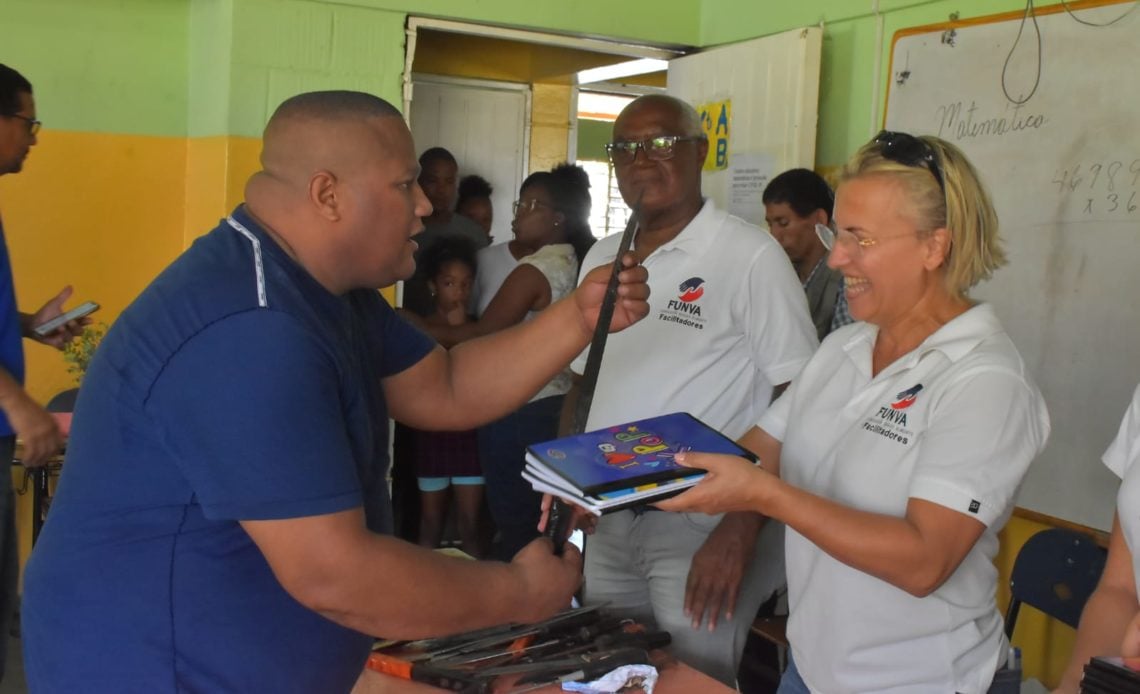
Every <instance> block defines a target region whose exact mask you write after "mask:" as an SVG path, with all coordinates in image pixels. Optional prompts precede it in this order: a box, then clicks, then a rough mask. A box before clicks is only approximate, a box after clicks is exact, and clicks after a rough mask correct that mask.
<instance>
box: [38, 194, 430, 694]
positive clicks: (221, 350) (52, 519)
mask: <svg viewBox="0 0 1140 694" xmlns="http://www.w3.org/2000/svg"><path fill="white" fill-rule="evenodd" d="M433 344H434V343H433V342H432V341H431V340H430V338H428V337H427V336H425V335H424V334H422V333H420V332H419V331H417V330H416V329H414V328H412V327H411V326H410V325H408V324H407V323H405V322H404V321H403V320H402V319H400V318H399V317H398V316H396V314H395V313H394V312H393V311H392V309H391V308H390V307H389V306H388V305H387V304H386V303H385V302H384V300H383V299H382V298H381V297H380V296H379V294H378V293H377V292H374V291H371V290H361V291H355V292H350V293H349V294H347V295H344V296H334V295H332V294H330V293H329V292H328V291H326V290H325V289H324V288H323V287H322V286H321V285H320V284H318V283H317V282H316V280H314V279H313V278H312V277H311V276H310V275H309V274H308V273H307V272H306V271H305V270H304V269H303V268H301V267H300V266H299V265H297V264H296V263H295V262H294V261H293V260H292V259H291V258H289V257H288V256H287V255H286V254H285V253H284V252H283V251H282V250H281V249H280V247H279V246H277V244H276V243H274V241H273V240H272V239H271V238H270V237H269V236H267V235H266V234H265V232H264V231H263V230H261V229H259V228H258V226H257V224H256V223H255V222H254V221H253V220H252V219H251V218H250V217H249V215H247V214H246V213H245V212H244V209H243V208H239V209H238V210H236V211H235V212H234V214H233V215H232V217H231V221H230V222H226V221H223V222H222V223H221V224H220V225H219V226H218V228H216V229H214V230H213V231H212V232H211V233H210V234H208V235H207V236H204V237H202V238H201V239H199V240H198V241H196V242H195V243H194V245H193V246H192V247H191V248H190V249H189V250H187V251H186V253H184V254H183V255H182V256H181V257H180V258H179V259H178V260H176V261H175V262H174V263H173V264H172V265H171V266H170V267H169V268H167V269H166V270H165V271H164V272H163V273H162V274H161V275H160V276H159V277H158V278H157V279H156V280H155V281H154V282H153V283H152V284H151V285H150V286H149V287H148V288H147V289H146V290H145V291H144V292H143V293H142V295H141V296H139V298H138V299H137V300H136V301H135V302H134V303H133V304H132V305H131V306H130V307H129V308H128V309H127V310H126V311H125V312H124V313H123V314H122V316H121V317H120V318H119V319H118V320H117V321H116V322H115V324H114V326H113V327H112V329H111V330H110V332H109V333H108V334H107V336H106V338H105V339H104V340H103V342H102V344H101V345H100V348H99V351H98V353H97V355H96V357H95V358H94V360H93V361H92V363H91V366H90V369H89V370H88V372H87V375H86V377H85V379H84V383H83V389H82V391H81V392H80V396H79V401H78V403H77V406H76V416H75V422H74V425H73V428H72V430H71V439H70V442H69V448H68V456H67V464H66V466H65V467H64V471H63V476H62V479H61V480H60V484H59V489H58V493H57V495H56V497H55V500H54V501H53V503H52V510H51V514H50V515H49V517H48V520H47V523H46V524H45V526H44V529H43V532H42V534H41V535H40V538H39V541H38V543H37V544H36V548H35V551H34V552H33V553H32V557H31V560H30V561H29V563H28V567H27V571H26V573H25V592H24V599H23V608H22V610H23V638H24V653H25V664H26V670H27V675H28V683H29V685H30V688H31V689H32V690H33V691H52V692H55V691H89V692H104V691H106V692H112V691H113V692H174V691H179V692H182V691H187V692H255V691H256V692H336V691H348V689H349V688H351V686H352V684H353V682H354V681H355V680H356V678H357V677H358V676H359V674H360V672H361V669H362V668H363V665H364V660H365V658H366V657H367V653H368V650H369V645H370V638H369V637H368V636H365V635H363V634H360V633H358V632H356V631H353V630H351V629H347V628H344V627H342V626H340V625H338V624H336V623H334V622H332V621H329V620H327V619H325V618H324V617H322V616H320V615H318V614H317V613H315V612H312V611H310V610H309V609H307V608H305V607H303V606H302V605H301V604H300V603H298V602H296V601H295V600H294V599H293V598H292V597H290V596H289V595H288V594H287V593H286V592H285V591H284V589H283V588H282V587H281V585H280V584H279V583H278V582H277V580H276V579H275V578H274V576H273V573H272V571H271V570H270V568H269V565H268V564H267V562H266V561H265V559H264V557H263V555H262V554H261V552H260V551H259V550H258V548H257V547H256V546H255V545H254V544H253V542H252V541H251V540H250V538H249V536H248V535H247V534H246V533H245V532H244V531H243V530H242V528H241V526H240V525H239V523H238V521H240V520H270V519H282V518H295V517H302V516H312V515H319V514H327V513H333V512H337V511H343V510H346V509H350V508H354V507H358V506H361V505H362V504H364V505H365V506H366V507H368V508H369V513H370V515H372V516H374V517H376V518H382V519H384V520H383V521H377V523H379V524H381V525H383V524H384V523H385V522H386V523H387V524H388V525H389V526H390V519H389V517H390V512H389V504H388V500H387V497H386V492H385V495H384V496H382V497H378V496H374V495H375V494H377V493H378V492H379V490H380V489H381V488H383V486H384V485H383V479H384V477H385V472H386V469H387V457H386V451H387V432H388V420H387V408H386V406H385V403H384V400H383V395H382V392H381V389H380V379H382V378H383V377H385V376H387V375H391V374H394V373H397V372H399V371H402V370H404V369H406V368H408V367H409V366H411V365H413V364H415V363H416V362H418V361H419V360H420V359H422V358H423V357H424V356H425V355H426V354H427V353H428V352H429V351H430V350H431V349H432V347H433ZM376 591H377V593H378V594H382V593H383V591H384V577H383V576H376Z"/></svg>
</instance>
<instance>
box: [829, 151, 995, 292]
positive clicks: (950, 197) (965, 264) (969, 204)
mask: <svg viewBox="0 0 1140 694" xmlns="http://www.w3.org/2000/svg"><path fill="white" fill-rule="evenodd" d="M918 139H920V140H921V141H922V142H924V143H926V144H927V145H928V146H929V147H930V149H931V150H932V151H933V152H934V156H935V158H936V160H937V165H938V169H939V171H940V172H941V173H942V181H943V184H944V186H945V192H944V191H943V190H942V188H940V187H939V186H938V181H937V180H936V179H935V178H934V175H933V174H932V172H931V171H930V169H929V168H927V166H926V165H925V164H924V163H923V162H921V161H920V162H918V163H916V164H915V165H913V166H912V165H907V164H903V163H901V162H899V161H895V160H894V159H890V158H888V157H886V156H884V154H883V150H884V144H882V143H881V142H879V138H876V139H875V140H872V141H871V142H869V143H867V144H866V145H863V147H862V148H860V149H859V151H858V152H856V153H855V156H853V157H852V158H851V160H850V161H848V162H847V164H846V165H844V167H843V169H842V170H841V171H840V173H839V181H838V185H842V184H843V183H845V182H847V181H850V180H852V179H855V178H862V177H865V176H888V177H890V179H891V180H895V181H898V182H899V183H900V184H901V185H902V189H903V193H904V195H905V196H906V199H907V200H908V201H909V202H910V205H911V211H912V213H913V215H914V219H915V222H916V223H917V224H918V232H919V236H928V235H929V234H930V233H931V232H933V231H934V230H935V229H939V228H945V229H947V230H948V231H949V232H950V251H949V254H948V256H947V258H946V261H945V263H944V264H943V270H944V273H945V274H944V278H943V279H944V281H945V283H946V288H947V289H948V290H949V291H950V293H952V294H955V295H965V294H966V292H967V290H969V288H970V287H972V286H974V285H975V284H977V283H978V282H980V281H982V280H984V279H987V278H988V277H989V276H990V275H992V274H993V271H994V270H996V269H998V268H999V267H1001V266H1002V265H1005V263H1006V257H1005V250H1004V249H1003V248H1002V243H1001V239H1000V238H999V237H998V217H997V212H996V211H995V210H994V206H993V202H991V200H990V195H989V192H988V191H987V190H986V187H985V186H984V185H983V184H982V180H981V178H980V177H979V176H978V172H977V171H976V170H975V169H974V166H973V165H972V164H971V163H970V162H969V161H968V160H967V159H966V155H964V154H962V150H960V149H958V148H957V147H955V146H954V145H952V144H950V143H949V142H946V141H945V140H942V139H940V138H937V137H932V136H928V135H924V136H922V137H919V138H918ZM838 185H837V187H838Z"/></svg>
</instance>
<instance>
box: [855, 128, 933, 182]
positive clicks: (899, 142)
mask: <svg viewBox="0 0 1140 694" xmlns="http://www.w3.org/2000/svg"><path fill="white" fill-rule="evenodd" d="M871 142H872V143H874V144H876V145H879V152H880V153H881V154H882V155H883V156H884V157H886V158H887V159H890V160H891V161H896V162H898V163H900V164H902V165H904V166H925V167H926V168H927V170H929V171H930V173H931V175H933V176H934V180H935V181H937V182H938V187H939V188H940V189H941V190H942V193H943V194H945V193H946V186H945V184H943V182H942V168H941V167H939V166H938V155H936V154H935V153H934V148H933V147H931V146H930V145H929V144H928V143H927V142H926V141H925V140H923V139H922V138H918V137H915V136H914V135H911V134H910V133H900V132H894V131H892V130H884V131H882V132H880V133H879V134H878V135H876V136H875V139H873V140H871Z"/></svg>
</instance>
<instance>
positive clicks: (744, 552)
mask: <svg viewBox="0 0 1140 694" xmlns="http://www.w3.org/2000/svg"><path fill="white" fill-rule="evenodd" d="M787 386H788V384H787V383H784V384H781V385H779V386H777V389H778V391H779V392H780V393H782V392H783V391H784V389H785V388H787ZM775 397H778V396H774V397H773V399H774V398H775ZM737 443H739V444H740V445H741V446H742V447H744V448H746V449H747V450H749V451H752V452H753V453H755V454H756V456H757V458H758V459H759V460H761V461H763V462H764V463H765V467H766V468H767V469H770V470H779V465H780V442H779V441H777V440H776V439H774V438H772V437H771V436H769V435H768V434H767V432H765V431H764V430H763V429H760V428H758V427H753V428H752V429H750V430H749V431H748V432H747V433H745V434H744V436H742V437H741V438H740V440H739V441H737ZM766 520H767V518H766V517H765V516H762V515H760V514H759V513H752V512H749V511H734V512H731V513H726V514H725V516H724V518H722V519H721V521H720V523H718V524H717V527H716V528H714V529H713V531H712V532H711V533H709V536H708V539H706V540H705V542H704V543H703V544H702V545H701V547H700V549H698V550H697V552H696V554H694V555H693V561H692V563H691V565H690V567H689V576H688V579H687V580H686V583H685V614H686V615H687V616H688V617H689V618H690V619H691V622H692V626H693V628H694V629H696V628H698V627H700V626H701V623H702V622H703V620H704V618H705V615H706V613H707V615H708V626H709V629H710V630H712V629H715V628H716V624H717V621H718V620H719V618H720V615H721V614H722V613H723V614H724V616H725V618H726V619H732V617H733V614H734V613H735V612H736V600H737V598H739V597H740V583H741V581H742V580H743V579H744V574H745V573H746V572H747V571H748V565H749V564H750V563H751V561H752V555H753V553H754V552H755V550H756V540H757V538H758V537H759V536H760V531H761V529H763V527H764V522H765V521H766Z"/></svg>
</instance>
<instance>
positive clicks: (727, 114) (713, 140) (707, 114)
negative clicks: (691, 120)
mask: <svg viewBox="0 0 1140 694" xmlns="http://www.w3.org/2000/svg"><path fill="white" fill-rule="evenodd" d="M697 113H699V114H700V116H701V128H702V129H703V130H704V132H705V136H706V137H708V139H709V153H708V156H706V157H705V166H704V170H705V171H723V170H725V169H727V168H728V137H729V132H730V131H731V129H732V100H731V99H725V100H724V101H714V102H712V103H708V104H702V105H700V106H698V107H697Z"/></svg>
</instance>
